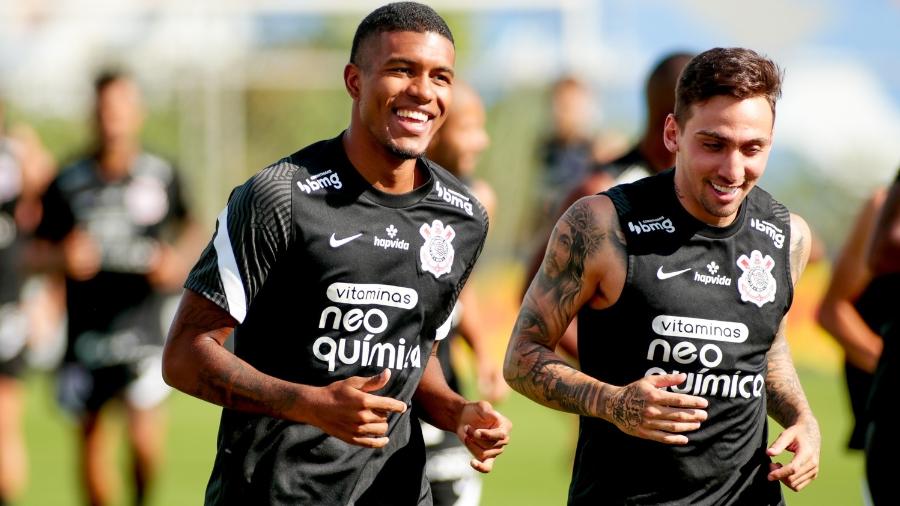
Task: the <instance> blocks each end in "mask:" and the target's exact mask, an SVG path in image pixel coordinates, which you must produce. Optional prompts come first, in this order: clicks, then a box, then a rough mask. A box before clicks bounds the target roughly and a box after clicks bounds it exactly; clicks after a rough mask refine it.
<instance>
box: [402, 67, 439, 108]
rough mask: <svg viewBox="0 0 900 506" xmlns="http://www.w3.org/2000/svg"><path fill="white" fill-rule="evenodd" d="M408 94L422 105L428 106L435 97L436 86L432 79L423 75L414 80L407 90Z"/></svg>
mask: <svg viewBox="0 0 900 506" xmlns="http://www.w3.org/2000/svg"><path fill="white" fill-rule="evenodd" d="M406 93H407V94H408V95H409V96H411V97H413V98H415V99H416V100H418V101H419V102H420V103H423V104H427V103H428V102H431V101H432V100H434V97H435V92H434V84H433V83H432V82H431V77H430V76H428V75H426V74H422V75H419V76H417V77H416V78H415V79H412V80H411V81H410V83H409V86H408V87H407V88H406Z"/></svg>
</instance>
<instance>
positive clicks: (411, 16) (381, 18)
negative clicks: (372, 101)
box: [350, 2, 453, 65]
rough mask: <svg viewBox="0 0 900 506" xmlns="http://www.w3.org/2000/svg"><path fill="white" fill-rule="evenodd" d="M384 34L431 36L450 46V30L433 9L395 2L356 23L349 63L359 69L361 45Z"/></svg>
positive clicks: (416, 4)
mask: <svg viewBox="0 0 900 506" xmlns="http://www.w3.org/2000/svg"><path fill="white" fill-rule="evenodd" d="M384 32H417V33H425V32H434V33H436V34H438V35H441V36H442V37H444V38H445V39H447V40H449V41H450V43H453V33H451V32H450V27H448V26H447V23H446V22H445V21H444V19H443V18H442V17H441V16H440V15H439V14H438V13H437V12H435V11H434V9H432V8H431V7H429V6H427V5H423V4H420V3H416V2H395V3H390V4H387V5H384V6H382V7H379V8H377V9H375V10H374V11H372V12H371V13H370V14H369V15H368V16H366V17H365V18H364V19H363V20H362V21H361V22H360V23H359V26H358V27H357V28H356V34H354V35H353V46H352V48H351V49H350V63H352V64H354V65H360V61H359V52H360V47H361V46H362V43H363V42H365V40H366V39H368V38H369V37H371V36H373V35H378V34H380V33H384Z"/></svg>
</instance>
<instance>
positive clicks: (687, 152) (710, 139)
mask: <svg viewBox="0 0 900 506" xmlns="http://www.w3.org/2000/svg"><path fill="white" fill-rule="evenodd" d="M774 121H775V117H774V114H773V112H772V108H771V106H770V104H769V102H768V101H767V100H766V98H765V97H764V96H755V97H750V98H746V99H737V98H734V97H731V96H727V95H719V96H715V97H712V98H710V99H709V100H706V101H704V102H698V103H695V104H693V105H692V106H691V114H690V115H689V116H688V119H687V121H685V124H684V125H679V124H678V123H677V121H676V120H675V117H674V116H673V115H671V114H670V115H669V117H668V118H666V126H665V131H664V140H665V143H666V147H667V148H668V149H669V151H671V152H672V153H674V154H675V188H676V192H677V193H678V199H679V201H681V204H682V205H683V206H684V208H685V209H686V210H687V211H688V212H689V213H690V214H691V215H692V216H694V217H695V218H697V219H699V220H700V221H703V222H704V223H707V224H710V225H714V226H720V227H721V226H726V225H728V224H730V223H731V222H732V221H734V218H735V216H736V215H737V212H738V210H739V209H740V205H741V202H743V200H744V198H745V197H746V196H747V194H748V193H749V192H750V190H751V189H752V188H753V187H754V186H755V185H756V182H757V181H758V180H759V178H760V177H762V175H763V172H765V170H766V162H767V160H768V158H769V151H770V149H771V145H772V127H773V124H774Z"/></svg>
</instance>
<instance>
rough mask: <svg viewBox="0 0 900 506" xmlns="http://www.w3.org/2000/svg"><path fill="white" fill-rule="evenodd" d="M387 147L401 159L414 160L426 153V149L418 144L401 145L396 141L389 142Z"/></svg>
mask: <svg viewBox="0 0 900 506" xmlns="http://www.w3.org/2000/svg"><path fill="white" fill-rule="evenodd" d="M425 145H426V146H427V145H428V144H425ZM385 147H386V148H387V149H388V151H390V152H391V154H392V155H394V156H396V157H397V158H400V159H401V160H414V159H416V158H419V157H420V156H422V155H424V154H425V149H424V148H419V147H418V146H401V145H399V144H397V143H395V142H388V143H387V144H386V145H385Z"/></svg>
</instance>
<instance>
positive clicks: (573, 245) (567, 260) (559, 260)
mask: <svg viewBox="0 0 900 506" xmlns="http://www.w3.org/2000/svg"><path fill="white" fill-rule="evenodd" d="M607 235H608V234H607V232H606V231H601V230H599V228H598V227H597V222H596V217H595V216H594V213H593V211H592V210H591V207H590V204H588V203H587V202H584V201H579V202H576V203H575V204H574V205H573V206H572V207H571V208H570V209H569V210H568V211H566V214H565V215H564V216H563V217H562V218H561V219H560V221H559V223H558V224H557V226H556V228H554V230H553V234H552V236H551V237H550V243H549V244H548V245H547V253H546V256H545V258H544V263H543V264H542V265H541V270H540V271H539V272H538V276H537V283H536V284H537V288H538V290H539V293H541V294H549V295H550V296H551V297H552V299H553V300H556V301H557V304H556V307H555V310H556V311H555V313H556V314H555V315H554V316H555V317H556V318H557V320H558V321H567V320H568V318H566V316H567V315H568V314H572V313H574V310H575V300H576V297H577V296H578V294H579V293H580V292H581V289H582V286H583V283H584V279H583V276H584V270H585V262H586V260H587V259H588V258H589V257H590V256H591V255H594V254H596V253H597V251H598V250H599V249H600V246H601V243H602V242H603V241H604V240H605V239H606V238H607ZM563 330H565V328H563Z"/></svg>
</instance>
